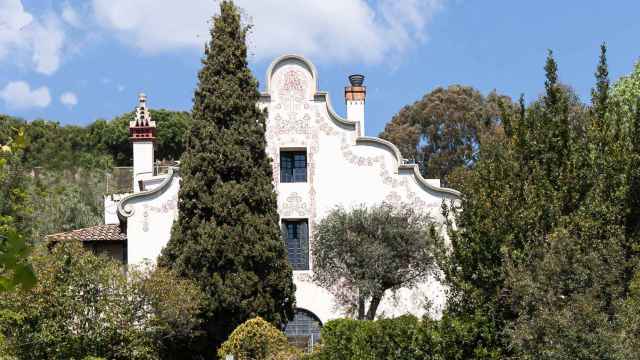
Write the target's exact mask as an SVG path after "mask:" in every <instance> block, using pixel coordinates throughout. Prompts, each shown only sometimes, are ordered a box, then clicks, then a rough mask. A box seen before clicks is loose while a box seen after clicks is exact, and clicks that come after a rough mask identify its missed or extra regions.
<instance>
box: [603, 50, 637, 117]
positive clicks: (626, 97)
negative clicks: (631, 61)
mask: <svg viewBox="0 0 640 360" xmlns="http://www.w3.org/2000/svg"><path fill="white" fill-rule="evenodd" d="M639 96H640V60H638V61H637V62H636V64H635V66H634V67H633V70H632V71H631V73H630V74H628V75H625V76H622V77H620V79H618V81H616V83H615V84H614V85H613V86H612V87H611V90H610V95H609V97H610V98H611V102H612V103H613V104H615V106H617V107H619V108H620V111H622V114H623V117H625V118H628V119H629V118H632V117H633V114H635V109H636V102H637V100H638V97H639Z"/></svg>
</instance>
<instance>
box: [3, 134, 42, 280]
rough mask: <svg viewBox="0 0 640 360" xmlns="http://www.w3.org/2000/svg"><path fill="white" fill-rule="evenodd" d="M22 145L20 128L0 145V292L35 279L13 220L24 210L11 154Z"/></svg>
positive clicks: (13, 158) (26, 250)
mask: <svg viewBox="0 0 640 360" xmlns="http://www.w3.org/2000/svg"><path fill="white" fill-rule="evenodd" d="M23 146H24V132H23V130H21V129H20V130H17V134H15V136H14V137H13V138H11V139H10V140H8V141H6V143H5V144H4V145H3V144H0V292H3V291H8V290H12V289H13V288H14V287H16V286H21V287H24V288H30V287H31V286H33V284H34V283H35V280H36V279H35V276H34V274H33V269H32V268H31V265H30V264H29V263H28V261H27V256H28V255H29V252H30V250H31V249H30V248H29V247H28V246H27V244H26V241H25V239H24V237H22V236H21V235H20V234H19V233H18V231H17V230H16V227H17V224H16V220H18V221H19V220H21V216H26V213H28V211H27V210H26V209H24V207H23V206H22V205H21V203H20V202H21V200H22V199H23V198H24V193H25V192H24V189H23V186H22V185H23V182H22V178H23V177H22V176H16V175H15V174H14V173H13V171H12V169H14V164H15V163H16V155H15V153H16V152H17V151H20V149H21V148H22V147H23Z"/></svg>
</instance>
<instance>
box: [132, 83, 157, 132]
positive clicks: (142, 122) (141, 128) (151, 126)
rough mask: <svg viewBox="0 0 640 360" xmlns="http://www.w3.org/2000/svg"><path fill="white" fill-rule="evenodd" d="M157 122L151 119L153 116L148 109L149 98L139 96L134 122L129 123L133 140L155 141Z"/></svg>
mask: <svg viewBox="0 0 640 360" xmlns="http://www.w3.org/2000/svg"><path fill="white" fill-rule="evenodd" d="M155 127H156V122H155V121H153V120H152V119H151V114H150V113H149V109H148V108H147V96H146V95H145V94H144V93H140V94H138V106H137V107H136V111H135V113H134V115H133V120H132V121H131V122H129V133H130V135H131V138H132V139H134V140H135V139H153V138H155Z"/></svg>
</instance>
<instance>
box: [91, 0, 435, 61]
mask: <svg viewBox="0 0 640 360" xmlns="http://www.w3.org/2000/svg"><path fill="white" fill-rule="evenodd" d="M443 1H444V0H378V1H377V2H376V3H375V4H373V3H372V2H371V1H367V0H323V1H308V0H260V1H256V0H237V1H236V3H237V4H238V5H239V6H240V7H241V8H242V9H243V11H244V12H245V13H246V15H247V16H249V18H248V20H249V22H250V23H252V24H253V25H254V26H253V30H252V33H251V35H250V37H249V44H250V50H251V52H252V53H254V54H255V57H256V59H258V60H264V59H269V58H272V57H274V56H277V55H280V54H281V53H285V52H298V53H302V54H304V55H306V56H310V57H313V58H317V59H322V60H325V61H338V62H350V61H357V62H368V63H376V62H381V61H382V60H383V59H385V58H386V57H387V56H389V55H395V56H400V55H401V54H402V53H403V52H404V51H406V50H407V49H409V48H411V47H412V46H413V44H414V43H417V42H423V41H425V39H426V38H427V34H426V28H427V26H428V24H429V22H430V21H431V18H432V16H433V14H434V13H435V12H436V11H438V10H439V9H440V8H441V7H442V3H443ZM217 7H218V5H217V4H216V3H215V2H214V1H212V0H189V1H174V0H93V10H94V13H95V16H96V17H97V19H98V20H99V22H100V23H101V24H102V25H103V26H105V27H106V28H109V29H113V30H116V31H117V32H118V33H119V35H120V36H121V39H123V40H124V41H125V42H128V43H130V44H131V45H133V46H135V47H138V48H140V49H142V50H143V51H147V52H158V51H171V50H175V49H179V48H195V49H197V50H202V49H203V46H204V43H205V41H206V40H207V39H208V37H209V34H208V29H209V26H210V19H211V16H212V15H213V14H214V12H216V11H217Z"/></svg>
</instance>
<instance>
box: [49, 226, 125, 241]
mask: <svg viewBox="0 0 640 360" xmlns="http://www.w3.org/2000/svg"><path fill="white" fill-rule="evenodd" d="M47 240H48V241H66V240H80V241H124V240H127V234H126V233H122V232H121V231H120V226H119V225H118V224H105V225H97V226H92V227H88V228H84V229H77V230H72V231H69V232H63V233H57V234H51V235H47Z"/></svg>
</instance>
